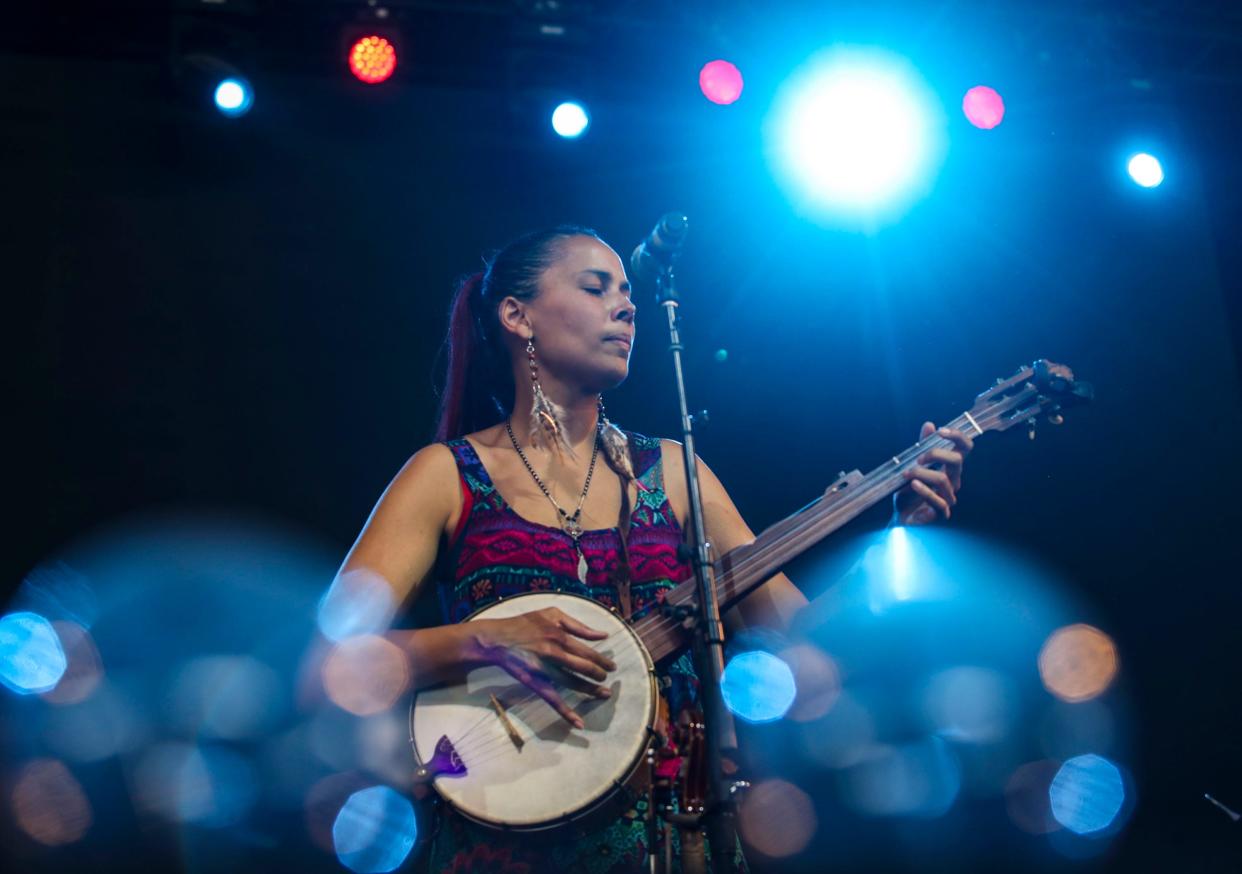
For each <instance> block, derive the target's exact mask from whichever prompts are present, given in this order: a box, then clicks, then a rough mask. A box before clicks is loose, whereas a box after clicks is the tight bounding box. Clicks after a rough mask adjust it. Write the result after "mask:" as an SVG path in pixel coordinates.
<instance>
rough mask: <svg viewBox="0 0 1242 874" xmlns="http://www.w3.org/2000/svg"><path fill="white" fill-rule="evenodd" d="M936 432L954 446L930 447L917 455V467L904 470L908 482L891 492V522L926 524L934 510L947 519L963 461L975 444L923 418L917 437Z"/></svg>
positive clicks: (961, 435) (960, 475)
mask: <svg viewBox="0 0 1242 874" xmlns="http://www.w3.org/2000/svg"><path fill="white" fill-rule="evenodd" d="M936 433H938V434H939V435H940V436H941V437H944V438H945V439H946V440H951V441H952V442H953V447H952V448H949V447H947V446H946V447H942V448H940V449H929V450H928V451H927V452H925V453H923V455H922V457H920V458H919V463H918V465H917V466H916V467H912V468H910V469H909V470H908V471H906V474H905V476H906V479H908V480H909V481H910V484H909V485H908V486H906V487H905V488H904V489H902V490H901V491H899V492H898V493H897V494H896V495H894V496H893V513H894V522H895V524H897V525H926V524H927V523H928V522H931V521H933V520H934V519H935V518H936V514H937V513H941V514H943V515H944V518H946V519H948V518H949V517H950V516H951V515H952V514H953V505H954V504H956V503H957V493H958V490H959V489H961V487H962V462H963V461H964V460H965V459H966V456H967V455H968V454H970V450H972V449H974V448H975V444H974V441H973V440H971V439H970V438H969V437H967V436H966V435H965V434H963V433H962V432H961V431H957V430H955V429H953V428H940V429H939V430H937V429H936V426H935V425H933V424H932V423H931V422H924V423H923V428H922V430H920V431H919V439H920V440H925V439H927V438H928V437H930V436H931V435H932V434H936Z"/></svg>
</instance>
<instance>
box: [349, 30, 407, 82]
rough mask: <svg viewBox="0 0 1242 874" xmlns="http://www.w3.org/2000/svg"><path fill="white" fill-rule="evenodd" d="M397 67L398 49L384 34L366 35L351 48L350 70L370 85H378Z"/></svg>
mask: <svg viewBox="0 0 1242 874" xmlns="http://www.w3.org/2000/svg"><path fill="white" fill-rule="evenodd" d="M395 69H397V49H396V48H395V47H394V46H393V44H392V43H390V42H389V41H388V40H386V39H384V38H383V37H382V36H364V37H363V38H362V39H360V40H358V41H357V42H356V43H354V46H353V48H351V49H350V50H349V71H350V72H351V73H353V74H354V75H355V76H356V77H358V80H359V81H361V82H366V83H367V84H368V85H378V84H379V83H380V82H383V81H384V80H385V79H387V78H388V77H389V76H391V75H392V71H393V70H395Z"/></svg>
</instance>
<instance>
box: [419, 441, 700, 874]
mask: <svg viewBox="0 0 1242 874" xmlns="http://www.w3.org/2000/svg"><path fill="white" fill-rule="evenodd" d="M629 440H630V447H631V451H632V453H633V458H634V472H635V475H636V477H637V478H638V480H639V481H640V482H641V483H642V484H643V485H644V486H646V491H643V490H639V491H638V496H637V499H636V500H635V502H634V507H633V514H632V516H631V521H630V532H629V539H628V541H627V542H628V547H629V556H630V567H631V570H632V576H631V583H630V598H631V604H632V618H635V619H637V618H640V617H641V616H643V615H644V614H645V613H648V612H650V611H651V610H652V609H653V608H655V607H656V606H657V605H659V604H660V603H661V602H662V601H663V599H664V597H665V596H666V594H667V593H668V591H669V590H670V589H672V588H673V587H674V586H675V585H676V584H677V583H679V582H681V581H682V580H685V579H687V578H688V577H689V576H690V574H691V569H690V565H689V564H688V563H687V562H685V561H683V560H682V558H681V557H680V556H679V554H678V547H679V545H680V544H681V542H682V530H681V526H680V525H679V524H678V522H677V518H676V516H675V515H674V514H673V509H672V507H671V506H670V505H669V502H668V498H667V496H666V495H665V493H664V477H663V466H662V464H661V461H660V441H659V440H658V439H653V438H649V437H642V436H640V435H637V434H630V435H629ZM446 445H447V446H448V448H449V449H450V450H452V452H453V457H454V458H455V459H456V461H457V469H458V472H459V473H460V476H461V488H462V498H463V501H464V506H463V508H462V515H461V522H460V523H459V525H458V527H457V530H456V531H455V532H454V535H453V537H452V538H451V539H450V541H449V543H448V547H447V549H446V550H443V551H442V558H441V561H440V566H439V579H440V580H441V582H440V586H439V594H440V605H441V608H442V611H443V619H444V621H445V622H448V623H453V622H460V621H462V620H463V619H465V618H466V617H467V616H469V615H470V614H471V613H473V612H474V611H476V610H478V609H480V608H481V607H485V606H487V605H488V604H491V603H492V602H494V601H495V600H496V599H497V598H501V597H507V596H510V595H517V594H520V593H523V592H532V591H555V592H570V593H573V594H577V595H585V596H587V597H590V598H593V599H595V600H596V601H598V602H600V603H601V604H603V605H605V606H608V607H612V606H615V605H616V604H617V603H618V594H617V589H616V586H615V584H614V582H613V572H614V570H615V569H616V566H617V562H618V560H619V555H620V548H621V544H620V534H619V532H618V530H617V529H616V528H606V529H597V530H593V531H586V532H584V533H583V535H582V537H581V541H580V543H581V547H582V552H583V554H584V555H585V556H586V560H587V564H588V566H589V570H588V572H587V580H586V583H585V584H584V583H582V582H580V581H579V579H578V554H577V552H576V551H575V550H574V547H573V541H572V540H571V539H570V537H569V535H567V534H565V533H564V532H563V531H561V529H559V528H552V527H549V526H547V525H539V524H537V523H534V522H531V521H528V520H527V519H524V518H522V517H521V516H519V515H518V514H517V513H516V512H514V510H513V508H512V507H510V506H509V505H508V504H507V503H506V502H505V500H504V498H503V497H501V495H500V492H498V491H497V490H496V487H495V486H494V485H493V484H492V480H491V477H489V476H488V473H487V470H486V469H485V468H484V467H483V463H482V462H481V461H480V460H479V456H478V454H477V453H476V452H475V451H474V447H473V446H472V445H471V444H470V443H469V442H468V441H467V440H465V439H458V440H452V441H450V442H448V443H447V444H446ZM659 679H660V692H661V695H662V697H663V698H664V700H665V702H666V703H667V705H668V708H669V709H668V712H669V713H672V714H677V713H679V712H680V711H681V709H682V708H684V707H689V706H692V705H693V703H694V699H695V697H696V690H697V682H696V680H695V679H694V672H693V666H692V665H691V663H690V659H689V657H688V656H684V655H683V656H682V657H681V658H679V659H677V660H675V661H674V662H673V663H671V664H670V665H669V666H667V667H666V668H663V669H662V671H661V673H660V676H659ZM634 802H635V803H634V805H633V807H632V809H631V810H629V811H628V812H626V813H625V814H624V815H622V816H620V817H618V818H617V819H616V820H614V821H613V822H612V823H610V824H606V825H604V826H602V827H600V828H599V829H597V830H596V831H594V832H591V833H588V834H585V835H577V836H573V837H570V838H567V839H565V840H562V841H556V842H547V841H544V842H537V841H532V840H530V839H529V838H523V836H520V835H517V836H514V835H506V834H503V833H501V832H499V831H496V830H493V829H488V828H485V827H483V826H479V825H476V824H474V823H471V822H469V821H467V820H465V819H463V818H462V817H460V816H457V815H455V814H453V813H451V812H449V811H447V810H442V811H441V813H440V815H439V817H438V822H437V824H436V828H437V831H436V834H435V836H434V837H433V838H432V840H431V842H430V847H429V848H427V849H426V850H424V852H425V853H426V858H425V860H424V861H425V864H426V867H427V870H429V871H431V872H435V874H440V872H454V874H466V872H487V874H538V872H544V871H552V870H556V871H564V872H567V874H579V872H581V874H620V872H630V871H639V870H645V867H644V866H645V865H646V860H647V831H646V824H645V823H644V822H643V814H644V811H645V809H646V803H647V802H646V800H645V799H642V798H637V799H635V800H634Z"/></svg>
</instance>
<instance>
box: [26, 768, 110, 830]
mask: <svg viewBox="0 0 1242 874" xmlns="http://www.w3.org/2000/svg"><path fill="white" fill-rule="evenodd" d="M12 798H13V817H14V819H16V820H17V825H18V827H19V828H20V829H21V830H22V831H24V832H25V833H26V834H27V835H29V836H30V837H31V838H33V839H34V840H36V841H38V842H39V843H41V844H43V845H45V846H49V847H56V846H61V845H64V844H71V843H73V842H74V841H77V840H79V839H80V838H81V837H82V836H83V835H85V834H86V831H87V829H89V828H90V827H91V823H92V821H93V817H92V815H91V805H90V802H89V801H88V800H87V798H86V793H85V792H83V791H82V785H81V784H80V783H79V782H78V781H77V779H76V778H75V777H74V776H73V774H71V773H70V772H69V769H68V768H66V767H65V765H64V763H62V762H60V761H58V760H56V759H36V760H35V761H33V762H31V763H29V764H28V765H26V766H25V767H24V768H22V771H21V775H20V776H19V777H18V778H17V783H16V785H15V786H14V787H13V796H12Z"/></svg>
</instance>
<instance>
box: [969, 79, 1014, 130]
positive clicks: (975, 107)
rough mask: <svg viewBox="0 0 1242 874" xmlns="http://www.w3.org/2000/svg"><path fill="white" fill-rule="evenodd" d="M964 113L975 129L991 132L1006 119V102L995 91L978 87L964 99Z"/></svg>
mask: <svg viewBox="0 0 1242 874" xmlns="http://www.w3.org/2000/svg"><path fill="white" fill-rule="evenodd" d="M962 112H963V113H964V114H965V116H966V119H967V120H968V121H969V122H970V123H971V124H973V125H974V126H975V127H977V128H980V129H982V130H991V129H992V128H994V127H996V126H997V125H998V124H1000V123H1001V121H1002V120H1003V119H1004V118H1005V101H1004V100H1002V99H1001V96H1000V94H998V93H997V92H996V90H995V89H992V88H989V87H988V86H987V85H976V86H975V87H974V88H971V89H970V90H969V91H967V92H966V96H965V97H963V98H962Z"/></svg>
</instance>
